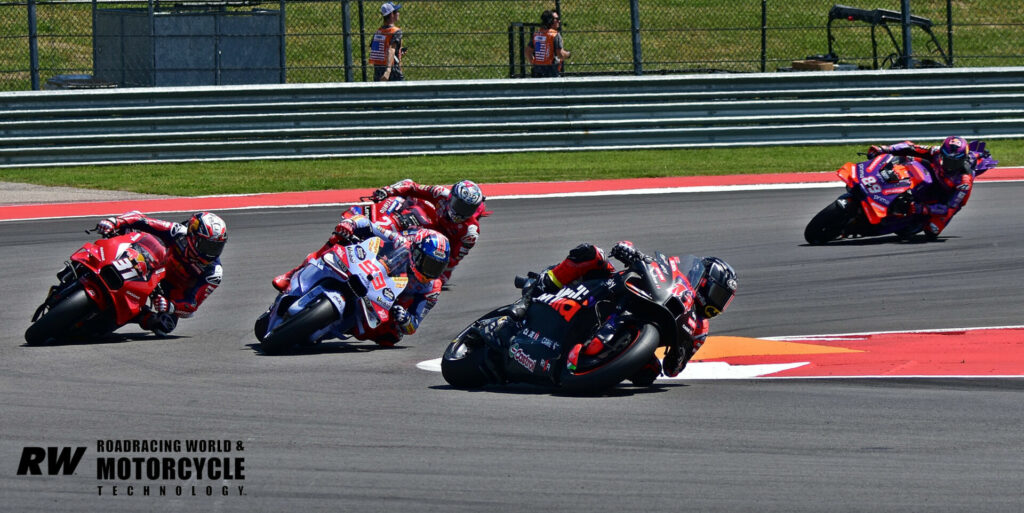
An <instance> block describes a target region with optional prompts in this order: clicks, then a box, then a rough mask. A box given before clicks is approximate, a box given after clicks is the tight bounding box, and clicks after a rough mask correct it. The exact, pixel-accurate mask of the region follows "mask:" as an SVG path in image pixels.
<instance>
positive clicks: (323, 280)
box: [253, 237, 409, 354]
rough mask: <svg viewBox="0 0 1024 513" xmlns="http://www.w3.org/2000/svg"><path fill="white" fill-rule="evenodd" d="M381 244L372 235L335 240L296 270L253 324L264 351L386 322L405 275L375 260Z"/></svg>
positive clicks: (282, 349) (281, 349)
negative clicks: (348, 240)
mask: <svg viewBox="0 0 1024 513" xmlns="http://www.w3.org/2000/svg"><path fill="white" fill-rule="evenodd" d="M383 243H384V241H383V240H382V239H381V238H379V237H370V238H368V239H366V240H365V241H362V242H359V243H352V244H348V245H345V244H336V245H334V247H332V248H331V249H330V250H329V251H327V252H326V253H324V255H323V256H322V257H320V258H317V259H315V260H311V261H310V262H309V263H307V264H305V265H304V266H303V267H302V268H301V269H299V270H298V271H296V272H295V274H294V276H292V280H291V285H290V286H289V289H288V290H287V291H286V292H282V293H281V294H279V295H278V296H277V297H276V298H275V299H274V302H273V304H271V305H270V308H268V309H267V311H266V312H264V313H263V314H262V315H260V317H259V318H258V319H257V320H256V324H255V325H254V327H253V330H254V332H255V334H256V339H257V340H259V341H260V348H261V349H262V350H263V352H264V354H280V353H283V352H286V351H288V350H290V349H292V348H293V347H295V346H296V345H298V346H311V345H313V344H316V343H319V342H320V341H322V340H324V339H328V338H338V339H341V340H344V339H347V338H348V337H349V333H350V332H351V330H352V329H354V328H356V327H357V326H365V327H368V328H370V329H373V328H375V327H377V326H379V325H381V324H383V323H385V322H388V320H389V319H390V315H391V314H390V312H391V307H392V305H394V302H395V299H396V298H398V296H399V294H401V293H402V290H404V289H405V287H406V285H408V282H409V279H408V278H407V277H405V276H389V275H388V269H387V267H386V266H385V265H384V264H383V263H382V262H380V261H379V260H378V258H377V255H378V253H379V252H380V248H381V245H382V244H383ZM360 323H362V324H360Z"/></svg>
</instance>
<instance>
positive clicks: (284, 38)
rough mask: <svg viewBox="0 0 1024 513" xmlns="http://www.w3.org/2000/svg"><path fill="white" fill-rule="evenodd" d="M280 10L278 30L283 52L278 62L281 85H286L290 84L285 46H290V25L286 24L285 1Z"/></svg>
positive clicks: (281, 51)
mask: <svg viewBox="0 0 1024 513" xmlns="http://www.w3.org/2000/svg"><path fill="white" fill-rule="evenodd" d="M278 9H279V10H280V11H281V15H280V17H279V21H278V28H279V30H280V31H281V50H280V54H279V55H278V61H277V62H278V65H279V66H280V68H281V73H280V75H279V76H278V80H280V81H281V82H280V83H282V84H284V83H287V82H288V59H287V54H286V52H285V46H287V44H288V25H287V23H286V22H285V12H284V0H281V6H280V7H278Z"/></svg>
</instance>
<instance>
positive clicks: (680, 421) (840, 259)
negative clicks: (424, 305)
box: [0, 183, 1024, 512]
mask: <svg viewBox="0 0 1024 513" xmlns="http://www.w3.org/2000/svg"><path fill="white" fill-rule="evenodd" d="M838 192H839V189H838V188H834V189H808V190H779V191H763V192H757V191H747V192H717V193H700V194H696V193H694V194H662V195H647V196H623V197H602V198H571V199H556V198H551V199H532V200H530V199H526V200H495V201H493V202H490V203H489V206H490V207H491V208H492V209H493V211H494V215H493V216H492V217H490V218H487V219H485V220H484V223H483V236H482V239H481V242H480V244H479V246H478V247H477V248H476V249H475V250H474V251H473V253H472V254H471V255H470V256H469V258H468V259H467V260H466V261H465V262H464V263H463V265H461V266H460V267H459V269H458V272H457V273H456V276H455V279H454V280H453V282H452V284H453V287H452V289H451V290H450V291H448V292H446V293H445V294H444V296H443V297H442V299H441V302H440V303H439V305H438V306H437V308H435V310H434V311H433V312H432V313H431V315H430V316H429V317H428V318H427V320H426V322H425V323H424V325H423V326H422V328H421V330H420V332H419V333H417V334H416V335H415V337H412V338H410V339H407V341H406V343H403V344H401V345H400V346H399V347H398V348H396V349H387V350H381V349H375V348H373V347H370V346H366V345H355V346H348V345H344V344H338V343H328V344H325V345H324V347H322V348H321V350H319V351H317V352H314V353H307V354H300V355H294V356H279V357H268V356H263V355H261V354H260V353H259V352H258V351H257V350H255V349H254V346H253V344H254V342H255V341H254V339H253V336H252V330H251V326H252V321H253V320H254V319H255V317H256V316H257V315H258V314H259V313H260V312H261V311H263V309H265V308H266V306H267V305H268V304H269V303H270V301H271V300H272V298H273V295H274V291H273V290H272V289H271V287H270V284H269V280H270V278H271V277H272V276H274V275H275V274H277V273H279V272H281V271H283V270H286V269H288V268H289V267H290V266H291V265H293V264H295V263H296V262H297V261H298V260H299V259H300V258H301V257H302V256H304V255H305V253H306V252H308V251H310V250H312V249H314V248H315V247H317V246H318V245H319V244H320V243H321V241H322V240H323V237H324V236H325V235H326V233H327V232H328V231H329V229H330V227H331V226H333V223H334V221H335V220H336V215H337V212H338V209H336V208H313V209H270V210H252V211H233V212H225V213H224V217H225V219H226V220H227V222H228V225H229V226H230V228H231V242H230V243H229V244H228V247H227V249H226V251H225V254H224V263H225V268H226V271H225V275H224V285H223V286H222V287H221V289H219V290H218V291H217V292H216V293H215V294H214V295H213V296H212V297H211V298H210V299H209V300H208V302H207V303H206V305H204V308H203V309H202V311H201V315H199V316H198V317H196V318H195V319H192V320H188V321H185V322H182V324H181V325H180V327H179V329H178V330H177V331H176V332H175V333H174V335H175V337H173V338H171V339H167V340H156V339H153V338H151V337H149V336H145V335H144V334H142V333H140V332H139V331H138V330H137V329H132V328H126V329H123V330H122V331H123V332H124V333H125V334H126V335H127V337H122V338H113V339H107V340H104V341H101V342H98V343H91V344H79V345H64V346H53V347H40V348H36V347H25V346H23V342H22V341H23V339H22V334H23V332H24V330H25V328H26V327H27V326H28V320H29V317H30V316H31V313H32V310H33V309H34V308H35V306H36V305H37V304H38V302H39V301H40V300H41V299H42V297H43V295H44V292H45V291H46V289H47V287H48V286H49V285H50V284H51V283H52V282H53V280H54V278H53V273H54V272H55V271H56V270H57V269H58V268H59V267H60V263H61V262H62V261H63V260H64V259H66V258H67V255H69V254H70V253H71V252H72V251H73V250H74V249H76V248H77V247H78V246H79V245H80V244H81V243H82V242H83V241H85V240H86V239H87V238H88V237H87V236H86V235H85V234H84V233H83V232H82V230H83V229H84V228H87V227H89V225H90V224H91V220H86V219H69V220H50V221H35V222H28V221H24V222H9V223H0V240H3V247H2V248H0V273H2V276H3V290H4V293H3V294H2V298H0V302H2V303H0V326H2V330H0V384H2V386H0V390H2V394H0V411H2V415H0V433H2V440H0V461H2V464H0V495H2V497H3V503H2V505H0V509H2V510H6V511H86V510H91V511H98V510H102V511H139V510H150V511H164V510H202V511H281V510H286V509H287V510H298V511H304V510H310V511H314V510H326V511H359V512H375V511H401V510H408V511H444V512H455V511H467V512H479V511H614V512H620V511H659V510H660V511H759V512H761V511H780V512H783V511H784V512H791V511H1021V510H1022V509H1024V487H1022V482H1024V464H1022V461H1024V429H1021V424H1022V420H1024V413H1022V412H1024V408H1022V406H1021V403H1022V399H1024V381H1022V380H1013V379H1010V380H1006V379H1002V380H1000V379H861V380H738V381H685V382H666V383H664V384H661V385H657V386H655V387H654V388H653V389H650V390H637V389H632V388H621V389H619V390H617V391H616V392H615V393H613V394H611V395H609V396H606V397H585V398H574V397H565V396H560V395H556V394H551V393H549V392H547V391H543V390H537V389H532V388H528V387H518V388H511V389H490V390H485V391H476V392H465V391H458V390H453V389H451V388H449V387H448V386H446V384H445V383H444V381H443V379H442V378H441V376H440V374H438V373H432V372H427V371H423V370H420V369H417V368H416V367H415V365H416V363H418V362H420V361H423V360H428V359H432V358H437V357H438V356H440V354H441V352H442V350H443V348H444V347H445V344H446V343H447V341H448V340H449V339H450V338H451V337H452V336H453V335H455V334H456V333H457V332H458V331H459V330H460V329H461V328H462V327H464V326H465V325H466V324H468V323H469V322H471V321H472V320H474V319H475V317H476V316H477V315H480V314H482V313H484V312H485V311H487V310H489V309H490V308H491V307H493V306H496V305H499V304H501V303H503V302H508V301H510V300H511V299H513V298H514V296H515V291H514V290H513V289H512V287H511V282H512V278H513V276H514V275H515V274H516V273H524V272H526V271H528V270H531V269H537V268H541V267H543V266H545V265H548V264H551V263H554V262H556V261H558V260H559V259H560V258H562V257H563V256H564V255H565V253H566V252H567V250H568V249H570V248H571V247H572V246H574V245H575V244H576V243H577V242H579V241H593V242H596V243H599V244H600V245H602V246H604V247H610V246H611V245H612V244H613V243H614V242H615V241H616V240H619V239H630V240H633V241H634V242H635V243H636V244H637V245H638V246H639V247H641V248H644V249H649V248H659V249H661V250H663V251H664V252H666V253H677V254H680V253H688V252H696V253H705V254H715V255H718V256H721V257H724V258H725V259H726V260H728V261H729V262H730V263H732V264H733V265H734V266H735V267H736V269H737V270H738V272H739V276H740V292H739V295H738V296H737V298H736V300H735V302H734V303H733V305H732V307H731V308H730V310H729V311H728V312H727V313H726V314H725V315H723V316H722V317H721V318H719V319H716V320H715V322H714V324H713V333H714V334H719V335H739V336H751V337H768V336H784V335H810V334H825V333H849V332H860V331H884V330H905V329H930V328H959V327H980V326H1006V325H1020V324H1022V322H1021V321H1022V305H1024V291H1022V287H1021V285H1022V284H1024V263H1022V262H1024V261H1022V259H1021V257H1022V255H1024V242H1022V240H1024V239H1022V237H1021V224H1020V219H1021V218H1022V213H1021V209H1020V207H1018V206H1017V205H1019V201H1018V200H1019V198H1020V197H1021V196H1022V195H1024V184H1022V183H982V184H979V185H978V186H977V187H976V189H975V191H974V195H973V196H972V198H971V201H970V204H969V205H968V206H967V208H966V209H965V211H964V212H962V213H961V214H960V215H959V216H958V218H957V219H956V220H955V221H954V223H953V224H952V225H951V227H950V228H949V229H948V230H947V235H948V236H944V237H943V238H942V239H941V240H939V241H937V242H933V243H910V244H901V243H897V242H895V241H894V239H892V238H880V239H865V240H854V241H847V242H840V243H836V244H832V245H828V246H825V247H809V246H806V245H805V244H804V242H803V239H802V231H803V227H804V225H805V224H806V222H807V220H808V219H810V217H811V216H812V215H813V214H814V213H816V212H817V211H818V210H819V209H821V208H822V207H823V206H825V205H826V204H827V203H828V202H830V201H831V200H832V199H833V198H834V197H835V196H836V195H837V194H838ZM935 350H936V351H951V350H955V336H951V337H950V345H949V346H948V347H936V348H935ZM106 439H179V440H181V439H228V440H232V441H241V442H243V443H244V447H245V450H244V452H241V453H239V452H237V451H236V452H234V453H232V454H229V455H228V456H234V457H238V456H243V457H244V458H245V472H244V476H245V479H244V481H243V480H235V481H232V482H229V483H228V484H231V485H232V486H237V485H244V487H245V495H244V496H239V495H238V494H237V493H236V492H234V491H233V492H232V494H231V495H230V496H227V497H221V496H219V491H218V492H217V493H218V495H215V496H213V497H205V496H202V492H200V496H197V497H192V496H189V495H188V493H189V492H187V491H186V496H182V497H175V496H173V495H172V496H167V497H157V496H150V497H143V496H139V495H138V494H139V493H140V492H139V491H138V489H136V495H135V496H130V497H127V496H124V494H125V493H126V486H127V485H129V484H132V483H131V482H114V483H112V482H100V481H97V478H96V472H95V460H96V458H97V456H98V454H97V452H96V441H97V440H106ZM24 446H86V447H88V452H87V453H86V455H85V457H84V459H83V462H82V464H81V465H80V466H79V468H78V470H77V472H76V474H75V475H74V476H16V475H15V469H16V467H17V465H18V461H19V457H20V455H21V453H22V448H23V447H24ZM158 456H159V455H158ZM131 481H134V484H136V485H137V486H138V487H141V486H142V485H144V484H150V485H153V486H154V487H155V486H157V485H160V484H166V485H170V486H171V487H173V486H174V485H190V484H197V485H200V490H201V489H202V487H203V486H205V485H209V484H213V485H218V487H219V484H220V483H219V482H211V481H197V482H194V483H190V482H187V481H186V482H181V481H168V482H142V481H135V480H131ZM143 481H144V480H143ZM112 484H120V485H121V488H120V495H119V496H117V497H112V496H110V495H109V493H110V489H109V485H112ZM97 485H108V488H107V489H106V492H105V494H104V495H103V496H99V495H98V492H97Z"/></svg>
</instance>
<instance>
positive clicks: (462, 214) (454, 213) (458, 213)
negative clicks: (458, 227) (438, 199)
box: [448, 194, 478, 223]
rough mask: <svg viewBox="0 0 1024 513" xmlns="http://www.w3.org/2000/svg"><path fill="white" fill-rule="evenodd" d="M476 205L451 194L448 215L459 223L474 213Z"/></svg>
mask: <svg viewBox="0 0 1024 513" xmlns="http://www.w3.org/2000/svg"><path fill="white" fill-rule="evenodd" d="M477 206H478V205H474V204H472V203H469V202H466V201H465V200H463V199H462V198H460V197H458V196H455V195H454V194H453V195H452V197H451V200H450V201H449V203H448V215H449V217H451V218H452V221H455V222H457V223H461V222H462V221H465V220H466V219H469V218H470V217H472V216H473V214H474V213H476V209H477Z"/></svg>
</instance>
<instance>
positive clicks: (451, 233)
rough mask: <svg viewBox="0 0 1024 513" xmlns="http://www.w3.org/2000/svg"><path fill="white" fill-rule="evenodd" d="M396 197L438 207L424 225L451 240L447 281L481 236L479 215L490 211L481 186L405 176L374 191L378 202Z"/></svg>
mask: <svg viewBox="0 0 1024 513" xmlns="http://www.w3.org/2000/svg"><path fill="white" fill-rule="evenodd" d="M393 197H397V198H402V199H403V200H407V199H416V200H420V201H426V202H429V203H430V204H431V205H433V206H434V207H435V208H434V209H433V210H432V211H430V212H431V213H432V214H433V215H430V216H429V219H427V220H426V223H425V224H424V225H423V226H424V227H426V228H432V229H434V230H437V231H439V232H441V233H442V234H444V236H445V237H448V240H449V241H450V242H451V245H452V258H451V261H450V262H448V268H447V269H445V271H444V274H443V275H442V278H441V279H442V281H443V283H448V280H449V279H451V276H452V271H453V270H454V269H455V267H456V266H458V265H459V262H461V261H462V259H463V258H466V255H468V254H469V250H471V249H473V246H475V245H476V241H477V239H478V238H479V237H480V218H481V217H485V216H486V215H487V214H489V212H486V211H485V210H484V200H485V199H486V198H485V197H484V193H483V191H481V190H480V186H479V185H477V184H476V183H474V182H473V181H472V180H461V181H458V182H456V183H455V184H454V185H452V186H451V187H445V186H443V185H420V184H418V183H416V182H414V181H413V180H412V179H409V178H406V179H405V180H401V181H399V182H396V183H394V184H391V185H388V186H385V187H381V188H380V189H377V190H376V191H373V201H374V202H375V203H376V202H381V201H386V200H388V198H393ZM428 211H429V210H428ZM408 228H410V227H408V226H403V227H401V229H408Z"/></svg>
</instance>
